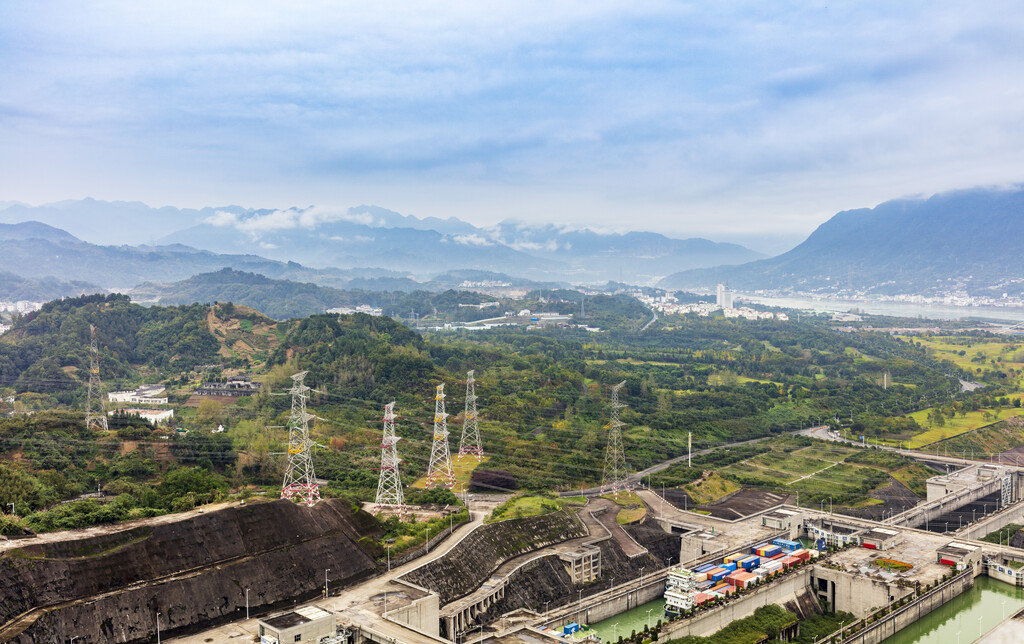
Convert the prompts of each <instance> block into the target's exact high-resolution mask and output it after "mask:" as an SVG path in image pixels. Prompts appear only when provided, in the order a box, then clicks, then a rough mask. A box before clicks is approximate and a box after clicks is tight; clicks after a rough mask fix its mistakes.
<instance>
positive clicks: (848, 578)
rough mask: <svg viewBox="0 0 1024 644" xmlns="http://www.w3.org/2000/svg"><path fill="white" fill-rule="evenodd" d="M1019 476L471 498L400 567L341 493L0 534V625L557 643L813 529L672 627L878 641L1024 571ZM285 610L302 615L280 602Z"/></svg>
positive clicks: (42, 632)
mask: <svg viewBox="0 0 1024 644" xmlns="http://www.w3.org/2000/svg"><path fill="white" fill-rule="evenodd" d="M950 462H951V464H953V463H955V461H952V459H950ZM1021 472H1022V470H1020V469H1018V468H1016V467H1008V466H998V465H993V464H990V463H978V462H968V463H967V464H966V466H963V467H959V468H958V469H957V470H955V471H950V472H948V473H944V474H940V475H937V476H935V477H932V478H931V479H929V481H928V490H929V498H928V499H927V500H926V501H924V502H922V503H920V504H919V505H918V507H916V508H914V509H912V510H908V511H907V512H904V513H902V514H896V515H893V516H892V517H885V519H884V520H881V521H876V520H871V519H863V518H856V517H851V516H845V515H842V514H838V513H831V512H828V511H827V510H826V509H824V508H822V507H815V508H807V507H803V506H799V505H795V504H790V503H788V502H787V501H788V500H787V498H786V497H783V496H780V495H773V494H772V493H768V492H764V493H760V492H758V494H761V495H762V496H763V497H764V500H765V501H766V502H765V503H764V504H762V505H761V506H760V507H759V508H757V509H755V510H751V509H750V507H749V505H748V506H741V505H737V506H736V507H737V508H741V509H742V507H746V510H742V511H741V509H737V510H735V511H734V512H733V513H725V516H730V517H734V518H729V519H725V518H721V517H719V516H713V515H709V514H701V513H698V512H693V511H688V510H684V509H680V508H678V507H676V506H674V505H673V504H672V503H671V502H669V501H668V500H667V499H666V498H663V496H661V495H659V494H658V493H657V492H656V491H654V490H651V489H639V490H637V491H636V494H637V496H638V497H639V500H640V502H641V503H642V504H643V506H644V507H645V509H646V515H645V516H644V518H643V519H642V520H641V521H639V522H635V523H631V524H626V525H620V524H619V523H618V521H617V515H618V513H619V510H620V506H619V505H618V504H616V503H615V502H614V501H612V500H610V499H607V498H603V497H600V496H596V495H594V496H588V497H586V498H585V499H584V500H585V504H584V505H582V506H566V507H565V508H564V509H562V510H559V511H556V512H551V513H549V514H544V515H540V516H533V517H527V518H517V519H508V520H503V521H497V522H493V523H485V522H484V519H485V518H486V517H487V516H488V515H489V511H488V506H487V504H485V503H479V504H478V502H477V498H475V499H474V504H473V512H472V513H471V520H470V522H469V523H465V524H462V525H457V526H453V529H451V530H446V531H444V532H443V533H442V534H440V535H437V536H435V537H434V538H433V539H431V542H430V544H429V548H421V549H419V550H418V551H415V552H414V553H410V554H408V555H406V556H405V557H403V558H401V559H399V560H397V561H394V560H393V561H392V564H393V566H392V567H391V569H390V570H387V569H385V568H384V567H383V565H382V564H381V561H382V559H376V558H377V557H380V556H381V553H380V552H375V551H374V550H373V549H372V548H369V547H368V545H367V544H372V541H373V539H374V535H375V532H374V531H375V530H376V529H377V528H375V527H374V526H375V524H374V522H373V521H372V519H371V518H369V515H366V514H365V513H361V512H356V511H354V510H352V509H351V508H348V506H346V505H345V504H343V503H341V502H339V501H335V500H324V501H320V502H319V503H317V504H315V505H314V506H312V507H309V508H307V507H303V506H298V505H295V504H292V503H289V502H287V501H275V502H272V503H261V504H254V505H252V506H251V507H250V506H238V505H228V504H225V507H220V508H210V509H208V510H207V511H206V512H205V513H201V512H198V511H196V512H192V513H188V514H185V515H174V516H166V517H159V518H157V519H154V520H148V522H146V523H141V524H128V525H124V526H111V527H108V528H107V529H105V530H104V531H103V532H102V534H97V533H96V532H95V531H94V532H89V531H80V532H72V533H67V534H51V535H43V536H41V537H29V538H25V539H11V540H4V541H0V575H2V576H4V578H5V579H6V580H7V583H5V584H4V587H5V588H7V589H21V590H19V591H18V592H17V593H16V594H11V591H10V590H7V591H5V593H6V594H5V597H6V598H7V599H8V600H10V601H7V602H5V603H4V606H5V609H6V610H5V611H4V612H3V615H2V616H0V617H2V618H3V624H0V639H2V640H3V641H15V642H24V643H25V644H27V643H28V642H34V641H51V640H52V641H68V640H69V639H70V637H75V641H76V642H143V641H155V639H156V637H155V636H156V628H157V624H156V619H155V618H156V614H157V613H160V615H161V622H160V625H159V627H160V628H161V629H162V639H163V641H168V642H173V641H180V642H214V643H216V642H228V641H234V642H237V641H242V640H239V639H238V638H239V637H242V638H253V637H259V635H258V634H259V633H260V629H261V627H262V628H263V632H264V633H272V632H278V633H285V632H288V633H290V632H291V631H288V630H287V628H285V626H284V625H289V624H293V623H294V624H298V623H305V622H303V621H302V620H304V619H310V618H309V617H308V616H310V615H314V616H317V617H316V619H315V620H313V621H316V623H317V625H318V626H317V627H318V628H320V627H322V626H323V624H333V628H334V631H333V635H331V636H330V639H331V641H332V642H336V643H337V644H340V643H341V642H346V643H348V644H360V643H362V642H379V643H385V642H386V643H388V644H391V643H394V642H408V643H411V644H430V643H439V642H440V643H446V642H455V641H458V642H495V643H500V644H508V643H513V644H514V643H516V642H536V641H538V639H539V641H559V637H556V633H557V632H558V631H559V630H560V629H562V628H563V627H564V625H566V624H569V623H576V624H590V623H596V622H598V621H601V620H603V619H606V618H609V617H613V616H615V615H618V614H620V613H622V612H624V611H628V610H630V609H633V608H636V607H638V606H640V605H643V604H646V603H647V602H651V601H653V600H656V599H659V598H661V597H662V596H663V595H664V592H665V588H666V581H667V578H668V576H669V573H670V572H671V571H674V570H679V569H687V570H692V569H696V568H699V567H702V566H708V565H712V564H714V565H715V566H719V565H721V564H724V563H726V561H725V560H726V559H727V558H730V557H732V556H733V555H742V556H743V557H746V558H749V557H750V556H752V555H751V552H752V551H757V550H758V549H759V548H762V547H763V546H764V545H765V544H771V543H772V542H773V541H775V540H778V539H781V540H784V541H786V542H795V541H798V540H801V539H802V540H805V544H808V545H810V546H811V548H808V550H811V549H813V550H820V551H821V556H820V557H815V558H813V559H809V560H807V561H805V562H801V565H799V566H792V567H790V568H787V569H785V570H783V571H775V572H779V574H775V575H763V579H759V581H758V583H756V584H751V586H750V587H749V588H744V589H743V590H742V592H736V593H735V594H732V593H728V592H726V593H723V597H722V598H721V601H719V602H714V603H715V605H714V606H712V607H710V608H702V609H701V610H700V611H697V612H695V613H694V614H688V615H680V616H678V617H677V618H676V619H674V620H672V621H668V619H667V618H666V617H665V616H664V615H662V616H660V617H661V618H662V620H663V622H665V623H663V626H662V631H661V633H660V637H661V638H662V639H665V638H669V637H682V636H685V635H702V636H703V635H709V634H712V633H714V632H715V631H716V630H718V629H720V628H722V627H723V626H725V625H727V624H728V623H730V622H731V621H733V620H736V619H741V618H743V617H746V616H749V615H750V614H752V613H753V611H754V610H755V609H756V608H758V607H759V606H763V605H765V604H769V603H770V604H779V605H782V606H784V607H786V608H787V609H788V610H791V611H793V612H794V613H796V614H797V615H799V616H800V617H801V618H805V617H809V616H810V615H812V614H815V613H817V612H820V611H821V610H822V606H824V607H825V608H827V609H828V610H837V611H848V612H850V613H852V614H853V615H854V616H855V618H856V620H855V623H854V624H849V625H845V626H844V629H843V632H842V633H836V634H835V635H836V637H837V640H836V641H843V642H847V641H849V642H853V641H856V642H859V643H860V644H875V642H878V641H881V639H883V638H884V637H883V636H886V637H887V636H889V635H892V633H894V632H897V631H898V630H899V629H900V628H903V627H905V626H906V625H907V624H910V623H913V622H914V621H916V619H918V618H919V617H921V616H923V615H925V614H927V613H928V612H930V611H931V610H934V609H935V608H936V607H938V606H941V605H942V604H943V603H945V602H947V601H949V600H951V599H952V598H954V597H956V596H958V595H959V594H960V593H962V592H964V591H965V590H967V589H969V588H971V586H972V584H973V580H974V578H975V577H976V576H978V575H988V576H990V577H992V578H993V579H998V580H1000V581H1004V582H1007V583H1011V584H1015V585H1018V586H1024V549H1021V548H1019V547H1016V546H1017V545H1022V546H1024V543H1022V544H1016V545H1015V544H1012V543H1010V544H1002V545H1000V544H992V543H987V542H983V541H979V540H978V539H979V537H981V536H984V535H986V534H988V533H990V532H992V531H995V530H998V529H999V528H1001V527H1003V526H1006V525H1009V524H1011V523H1024V503H1022V501H1021V499H1022V496H1024V495H1022V490H1024V486H1022V480H1024V478H1022V475H1021ZM500 501H501V499H497V498H496V499H494V500H493V502H492V503H491V506H490V507H493V506H494V505H497V503H499V502H500ZM726 502H727V501H726ZM979 504H980V506H981V507H978V506H979ZM268 525H273V526H276V528H275V530H267V529H266V526H268ZM287 526H291V528H288V527H287ZM296 536H297V537H298V538H297V539H296ZM197 543H201V544H204V547H203V548H202V549H198V550H197V549H196V548H195V544H197ZM830 547H831V548H830ZM837 548H838V550H837ZM762 549H763V548H762ZM830 549H831V550H834V551H833V552H829V550H830ZM189 553H194V554H195V555H196V556H195V557H193V559H194V560H193V559H188V560H186V557H187V556H191V555H189ZM375 559H376V561H375ZM755 576H756V575H755ZM328 577H329V578H328ZM748 579H749V578H748ZM326 582H329V584H330V585H329V587H328V586H327V583H326ZM296 589H298V592H296ZM324 591H328V592H327V594H326V595H325V592H324ZM247 609H248V612H249V613H250V614H249V616H248V618H247V617H246V613H247ZM307 609H308V610H307ZM280 611H288V613H287V614H288V615H291V613H295V614H296V615H297V616H295V615H292V616H291V617H287V616H285V617H282V616H281V615H277V616H276V617H275V612H280ZM297 611H305V613H302V612H297ZM321 611H322V612H323V613H325V614H327V615H328V616H329V619H328V618H327V617H324V616H323V614H322V613H321ZM111 615H118V616H119V617H118V618H117V619H116V620H115V619H111V618H110V617H109V616H111ZM304 615H306V616H307V617H304ZM278 617H280V619H278ZM264 619H265V620H270V621H266V622H262V621H261V620H264ZM274 624H276V625H277V627H276V628H277V629H278V630H276V631H275V630H273V629H274V628H275V627H274ZM268 627H269V628H268ZM289 628H298V626H290V627H289ZM325 628H326V627H325ZM328 630H330V628H328ZM851 638H856V639H851ZM276 641H277V640H274V639H272V638H270V637H269V636H268V637H267V638H265V644H273V643H274V642H276ZM277 644H280V642H278V643H277Z"/></svg>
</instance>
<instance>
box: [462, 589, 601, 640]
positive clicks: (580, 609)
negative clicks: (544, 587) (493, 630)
mask: <svg viewBox="0 0 1024 644" xmlns="http://www.w3.org/2000/svg"><path fill="white" fill-rule="evenodd" d="M579 593H580V599H579V604H578V605H577V608H576V623H577V624H582V623H583V619H582V616H583V591H582V590H580V591H579ZM483 632H484V631H483V626H481V627H480V633H481V634H483Z"/></svg>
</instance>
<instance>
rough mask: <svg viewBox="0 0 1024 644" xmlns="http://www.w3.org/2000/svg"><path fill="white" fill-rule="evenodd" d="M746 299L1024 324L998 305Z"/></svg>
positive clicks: (1023, 314) (1017, 313) (1019, 315)
mask: <svg viewBox="0 0 1024 644" xmlns="http://www.w3.org/2000/svg"><path fill="white" fill-rule="evenodd" d="M739 297H741V298H742V299H744V300H749V301H751V302H755V303H757V304H764V305H766V306H779V307H784V308H789V309H806V310H810V311H823V312H836V311H840V312H848V311H851V310H853V309H856V310H858V311H863V312H864V313H871V314H874V315H891V316H894V317H905V318H916V317H921V318H930V319H933V320H962V319H964V318H985V319H992V320H1006V321H1008V322H1019V321H1024V308H1001V307H996V306H952V305H948V304H913V303H910V302H871V301H864V302H861V301H853V300H815V299H811V298H804V297H759V296H757V295H746V294H742V293H740V294H739Z"/></svg>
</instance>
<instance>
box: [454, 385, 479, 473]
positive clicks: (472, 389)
mask: <svg viewBox="0 0 1024 644" xmlns="http://www.w3.org/2000/svg"><path fill="white" fill-rule="evenodd" d="M473 373H474V372H473V371H470V372H468V373H466V412H465V415H464V416H463V420H462V440H460V441H459V456H466V455H467V454H475V455H476V459H477V460H478V461H482V460H484V448H483V445H481V444H480V427H479V426H478V425H477V422H476V379H474V378H473Z"/></svg>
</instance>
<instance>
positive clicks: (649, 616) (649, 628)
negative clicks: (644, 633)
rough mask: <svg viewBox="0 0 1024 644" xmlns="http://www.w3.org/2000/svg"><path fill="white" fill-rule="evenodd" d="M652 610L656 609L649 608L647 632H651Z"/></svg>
mask: <svg viewBox="0 0 1024 644" xmlns="http://www.w3.org/2000/svg"><path fill="white" fill-rule="evenodd" d="M652 610H654V609H653V608H648V609H647V630H651V611H652Z"/></svg>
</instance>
